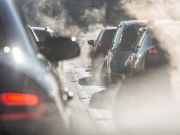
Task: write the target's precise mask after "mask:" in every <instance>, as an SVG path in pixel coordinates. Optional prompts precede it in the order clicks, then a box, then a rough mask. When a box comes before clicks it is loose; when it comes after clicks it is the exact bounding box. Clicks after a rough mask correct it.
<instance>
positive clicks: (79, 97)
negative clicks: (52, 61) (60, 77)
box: [61, 59, 116, 135]
mask: <svg viewBox="0 0 180 135" xmlns="http://www.w3.org/2000/svg"><path fill="white" fill-rule="evenodd" d="M61 68H62V69H63V74H64V83H65V85H66V86H67V87H68V88H69V90H72V91H73V92H74V99H73V100H72V101H71V102H70V103H69V104H70V107H71V108H72V114H73V116H74V118H75V120H74V121H75V128H76V131H77V133H76V134H80V135H81V134H82V135H101V134H102V135H112V134H116V127H115V125H114V123H113V121H112V114H111V110H110V108H109V107H110V106H111V104H112V103H113V97H114V94H115V92H112V91H111V92H109V91H108V90H107V88H106V86H103V85H100V84H97V83H96V82H97V80H95V79H94V78H93V77H92V74H91V72H90V69H88V68H87V67H86V66H84V64H82V62H81V60H80V59H75V60H71V61H66V62H63V64H61Z"/></svg>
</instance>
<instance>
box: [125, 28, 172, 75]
mask: <svg viewBox="0 0 180 135" xmlns="http://www.w3.org/2000/svg"><path fill="white" fill-rule="evenodd" d="M168 56H169V55H168V53H167V51H166V50H165V49H163V48H162V47H161V46H160V43H159V41H158V39H157V38H156V37H155V36H154V34H153V32H152V31H151V30H150V29H149V28H146V29H145V31H144V32H143V34H142V35H141V38H139V41H138V42H137V44H136V46H135V49H134V52H133V53H132V54H131V55H130V56H129V57H128V58H127V60H126V62H125V67H126V72H127V74H128V75H129V76H133V75H135V74H138V73H141V72H143V71H146V70H148V69H152V68H159V67H161V66H164V65H166V64H168V63H169V57H168Z"/></svg>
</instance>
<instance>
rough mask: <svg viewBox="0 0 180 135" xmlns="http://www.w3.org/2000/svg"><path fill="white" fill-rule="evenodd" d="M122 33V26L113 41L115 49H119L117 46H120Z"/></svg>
mask: <svg viewBox="0 0 180 135" xmlns="http://www.w3.org/2000/svg"><path fill="white" fill-rule="evenodd" d="M122 32H123V27H122V25H120V27H118V29H117V32H116V34H115V37H114V40H113V48H117V46H118V45H119V44H120V42H121V38H122Z"/></svg>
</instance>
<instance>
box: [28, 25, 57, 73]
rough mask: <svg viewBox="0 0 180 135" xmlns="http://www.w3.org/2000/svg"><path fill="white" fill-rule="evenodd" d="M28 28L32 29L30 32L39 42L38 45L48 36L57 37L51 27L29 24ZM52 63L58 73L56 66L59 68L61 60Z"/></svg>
mask: <svg viewBox="0 0 180 135" xmlns="http://www.w3.org/2000/svg"><path fill="white" fill-rule="evenodd" d="M28 28H29V30H30V33H32V35H33V36H34V39H35V41H36V42H37V45H38V42H43V41H45V40H46V39H47V38H53V37H57V35H56V34H55V32H54V31H53V30H52V29H50V28H49V27H33V26H30V25H28ZM40 47H43V46H38V48H39V49H41V48H40ZM44 62H47V61H44ZM50 65H51V66H52V67H53V68H52V69H53V70H54V71H56V74H57V73H58V72H57V70H56V68H58V65H59V62H54V63H52V62H51V63H50Z"/></svg>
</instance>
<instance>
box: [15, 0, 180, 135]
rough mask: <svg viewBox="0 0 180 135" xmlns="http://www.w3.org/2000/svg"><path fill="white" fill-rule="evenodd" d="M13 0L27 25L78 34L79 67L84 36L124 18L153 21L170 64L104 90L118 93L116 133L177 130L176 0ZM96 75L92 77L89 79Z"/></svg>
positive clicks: (179, 61)
mask: <svg viewBox="0 0 180 135" xmlns="http://www.w3.org/2000/svg"><path fill="white" fill-rule="evenodd" d="M17 1H19V2H21V8H22V10H23V11H25V14H26V16H28V18H27V20H28V23H29V24H30V25H33V26H36V25H38V26H49V27H51V28H52V29H54V30H55V31H56V32H57V33H58V34H59V35H66V36H75V37H77V39H78V42H79V43H80V45H81V52H82V56H81V57H80V59H79V61H81V62H82V66H84V67H88V66H90V64H91V60H90V52H91V50H92V47H91V46H88V45H87V40H89V39H96V38H97V36H98V34H99V31H100V29H101V28H103V26H107V25H111V26H112V25H114V26H117V25H118V23H119V22H120V21H121V20H125V19H128V18H135V19H143V20H147V21H148V25H149V26H150V25H152V24H153V27H152V30H153V32H154V34H155V36H156V37H157V38H158V40H159V41H160V43H161V46H162V47H163V48H165V49H166V51H167V52H168V53H169V59H170V61H171V63H170V66H167V67H162V68H160V69H152V70H150V71H149V72H146V73H144V74H143V76H138V77H136V78H133V79H129V80H125V82H124V83H123V85H122V86H121V83H122V82H120V84H116V85H114V86H111V87H110V88H109V89H111V90H112V91H113V92H114V91H115V93H116V94H117V93H118V99H117V101H113V102H115V103H116V104H115V105H114V106H113V107H112V108H113V112H114V114H113V115H114V118H115V121H116V120H117V125H118V127H119V129H120V132H126V131H128V132H129V131H132V132H133V133H134V134H136V132H137V134H153V135H154V134H157V135H158V134H165V133H166V134H176V133H177V134H179V133H180V126H179V125H180V120H179V119H180V117H179V112H180V109H179V102H180V87H179V84H180V79H179V74H180V53H179V52H180V46H179V42H180V41H179V37H180V25H179V23H177V21H179V19H180V14H179V12H180V11H179V10H180V8H179V5H180V1H178V0H158V1H157V0H136V1H135V0H122V1H120V0H113V1H110V0H106V1H105V0H99V1H96V2H95V1H93V0H90V1H84V2H83V0H82V1H77V2H75V1H73V0H72V1H68V0H67V1H65V0H37V1H35V0H26V1H24V0H17ZM81 3H82V4H81ZM78 4H79V5H78ZM83 4H84V6H83ZM74 6H75V7H74ZM29 11H33V12H29ZM157 20H170V25H158V24H157V25H154V24H155V22H156V23H158V22H157ZM172 20H173V21H176V22H173V21H172ZM168 22H169V21H168ZM171 24H172V25H171ZM99 72H100V71H99ZM99 79H100V78H99V76H95V79H94V80H95V81H97V80H99ZM115 97H116V95H115ZM117 114H118V115H117ZM118 120H119V121H118ZM119 122H120V123H119Z"/></svg>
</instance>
